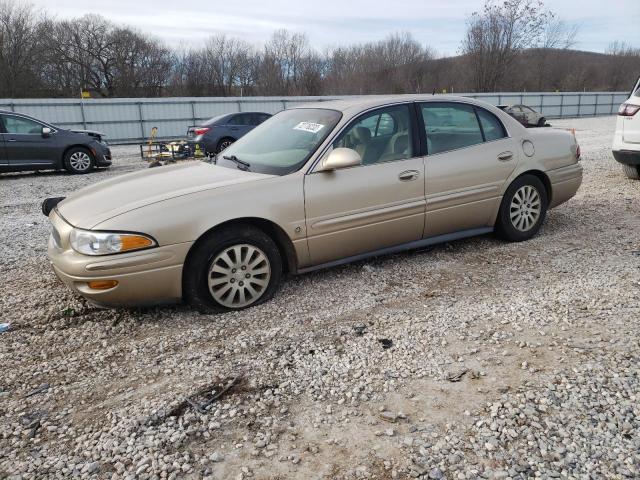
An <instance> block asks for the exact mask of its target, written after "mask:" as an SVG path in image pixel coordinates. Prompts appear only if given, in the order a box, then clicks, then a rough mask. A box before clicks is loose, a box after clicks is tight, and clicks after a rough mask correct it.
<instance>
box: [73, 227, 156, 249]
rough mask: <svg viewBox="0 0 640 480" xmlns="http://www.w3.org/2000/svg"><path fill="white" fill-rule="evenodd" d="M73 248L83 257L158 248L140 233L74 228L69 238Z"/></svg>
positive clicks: (152, 240) (151, 240)
mask: <svg viewBox="0 0 640 480" xmlns="http://www.w3.org/2000/svg"><path fill="white" fill-rule="evenodd" d="M69 241H70V242H71V247H72V248H73V249H74V250H75V251H76V252H78V253H82V254H83V255H111V254H114V253H124V252H131V251H134V250H142V249H145V248H150V247H156V246H157V245H158V244H157V243H156V242H155V240H154V239H153V238H151V237H147V236H146V235H142V234H139V233H112V232H93V231H91V230H79V229H77V228H74V229H73V230H72V231H71V237H70V238H69Z"/></svg>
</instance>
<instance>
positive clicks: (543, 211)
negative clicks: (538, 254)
mask: <svg viewBox="0 0 640 480" xmlns="http://www.w3.org/2000/svg"><path fill="white" fill-rule="evenodd" d="M525 187H529V189H531V188H532V189H534V190H535V192H536V193H537V196H538V198H539V212H538V214H537V217H536V218H535V221H534V222H533V223H532V224H531V225H530V226H529V225H526V226H527V228H526V229H524V230H523V229H520V228H517V227H516V225H515V223H518V222H519V221H520V220H521V219H522V218H523V217H524V218H525V220H524V221H528V220H526V219H529V218H532V217H533V212H534V210H535V206H532V205H534V204H535V203H534V204H529V207H527V204H526V202H521V201H519V200H518V199H517V198H516V194H518V195H519V196H520V197H521V196H522V195H523V192H524V191H531V190H527V189H526V188H525ZM520 197H518V198H520ZM515 204H520V205H521V206H522V207H521V208H523V209H524V212H523V213H520V211H519V207H515V209H514V207H513V205H515ZM548 206H549V195H548V192H547V189H546V188H545V186H544V184H543V183H542V182H541V181H540V179H539V178H538V177H536V176H535V175H530V174H525V175H522V176H521V177H518V178H516V179H515V180H514V181H513V182H512V183H511V185H509V188H507V191H506V192H505V194H504V196H503V197H502V203H501V205H500V211H499V212H498V219H497V220H496V232H497V234H498V235H499V236H500V237H501V238H503V239H504V240H507V241H510V242H522V241H524V240H529V239H530V238H531V237H533V236H534V235H535V234H536V233H538V230H540V227H541V226H542V224H543V222H544V219H545V217H546V215H547V208H548ZM526 212H531V217H530V216H529V215H528V214H527V213H526ZM512 215H515V219H514V220H513V221H512ZM524 227H525V225H524V224H523V225H522V228H524Z"/></svg>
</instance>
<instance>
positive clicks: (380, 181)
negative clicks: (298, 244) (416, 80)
mask: <svg viewBox="0 0 640 480" xmlns="http://www.w3.org/2000/svg"><path fill="white" fill-rule="evenodd" d="M413 118H414V117H413V106H412V105H407V104H403V105H394V106H390V107H385V108H382V109H378V110H375V111H372V112H367V113H364V114H362V115H361V116H360V117H358V118H357V119H356V120H354V122H353V123H352V124H351V125H350V126H348V127H347V128H346V129H345V130H344V131H343V132H342V133H341V134H340V136H339V137H338V138H337V140H336V141H335V142H334V143H333V148H338V147H343V148H352V149H354V150H356V151H357V152H358V153H359V154H360V156H361V157H362V161H363V163H362V165H359V166H357V167H351V168H345V169H340V170H335V171H331V172H312V173H310V174H308V175H306V176H305V186H304V191H305V211H306V220H307V241H308V245H309V252H310V256H311V263H312V264H313V265H319V264H322V263H326V262H330V261H333V260H338V259H341V258H345V257H350V256H353V255H357V254H361V253H368V252H372V251H375V250H379V249H382V248H385V247H390V246H394V245H400V244H403V243H407V242H411V241H415V240H419V239H420V238H421V237H422V233H423V230H424V212H425V199H424V161H423V158H422V157H420V156H418V141H417V129H416V126H415V122H414V121H413Z"/></svg>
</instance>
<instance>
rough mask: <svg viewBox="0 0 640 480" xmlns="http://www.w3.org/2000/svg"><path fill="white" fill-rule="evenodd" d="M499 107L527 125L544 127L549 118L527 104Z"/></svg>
mask: <svg viewBox="0 0 640 480" xmlns="http://www.w3.org/2000/svg"><path fill="white" fill-rule="evenodd" d="M498 108H499V109H501V110H502V111H504V112H506V113H507V114H509V115H511V116H512V117H513V118H515V119H516V120H518V121H519V122H520V123H521V124H522V125H524V126H525V127H544V126H545V125H546V124H547V119H546V118H544V116H543V115H542V114H541V113H539V112H536V111H535V110H534V109H533V108H531V107H528V106H526V105H498Z"/></svg>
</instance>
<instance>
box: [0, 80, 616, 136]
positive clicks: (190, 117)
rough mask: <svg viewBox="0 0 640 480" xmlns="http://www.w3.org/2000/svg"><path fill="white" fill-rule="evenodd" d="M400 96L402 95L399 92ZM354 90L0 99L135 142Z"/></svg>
mask: <svg viewBox="0 0 640 480" xmlns="http://www.w3.org/2000/svg"><path fill="white" fill-rule="evenodd" d="M457 95H461V96H466V97H472V98H477V99H480V100H484V101H485V102H488V103H491V104H494V105H501V104H524V105H529V106H530V107H532V108H534V109H536V110H538V111H540V112H542V113H543V114H544V115H545V116H546V117H547V118H550V119H553V118H567V117H584V116H596V115H611V114H614V113H615V112H616V111H617V109H618V106H619V105H620V104H621V103H623V102H624V101H625V100H626V99H627V97H628V93H626V92H554V93H547V92H536V93H534V92H529V93H477V94H472V93H462V94H457ZM398 97H402V96H401V95H399V96H398ZM340 98H353V97H348V96H326V97H242V98H239V97H174V98H116V99H87V100H74V99H24V100H10V99H0V109H5V110H11V111H15V112H20V113H24V114H27V115H31V116H33V117H36V118H39V119H42V120H44V121H47V122H50V123H53V124H55V125H59V126H61V127H64V128H74V129H78V128H82V129H90V130H98V131H100V132H103V133H105V134H106V135H107V139H108V140H109V142H110V143H115V144H117V143H132V142H139V141H142V140H144V139H145V138H147V137H148V136H149V134H150V132H151V128H153V127H157V128H158V137H159V138H165V139H166V138H177V137H180V136H183V135H185V134H186V131H187V127H189V126H191V125H197V124H199V123H201V122H203V121H205V120H207V119H209V118H211V117H214V116H216V115H221V114H225V113H233V112H243V111H244V112H247V111H259V112H267V113H276V112H278V111H280V110H283V109H286V108H289V107H291V106H295V105H300V104H303V103H310V102H322V101H327V100H335V99H340Z"/></svg>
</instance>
